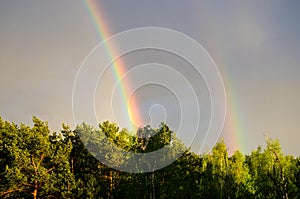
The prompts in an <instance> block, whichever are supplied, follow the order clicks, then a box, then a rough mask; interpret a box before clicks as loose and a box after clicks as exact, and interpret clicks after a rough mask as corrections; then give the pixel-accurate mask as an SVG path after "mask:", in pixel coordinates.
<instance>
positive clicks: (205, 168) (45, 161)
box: [0, 117, 300, 199]
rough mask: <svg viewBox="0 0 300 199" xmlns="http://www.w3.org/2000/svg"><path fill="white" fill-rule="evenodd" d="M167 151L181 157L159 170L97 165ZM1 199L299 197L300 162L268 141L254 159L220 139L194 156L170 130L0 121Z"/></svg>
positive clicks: (254, 155) (162, 125)
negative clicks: (52, 127)
mask: <svg viewBox="0 0 300 199" xmlns="http://www.w3.org/2000/svg"><path fill="white" fill-rule="evenodd" d="M87 134H89V135H92V136H86V135H87ZM105 139H107V140H108V141H109V143H111V144H108V145H107V144H103V142H102V141H103V140H105ZM82 141H84V143H85V144H83V142H82ZM86 143H87V144H86ZM104 143H106V142H104ZM163 147H170V151H168V153H166V156H170V157H171V156H172V155H173V154H174V152H176V150H177V151H182V152H183V153H182V154H181V156H180V157H178V158H177V159H176V160H175V161H173V162H172V163H171V164H169V165H168V166H166V167H163V168H161V169H159V170H156V169H154V168H153V170H147V172H143V171H142V170H141V172H140V173H130V172H124V171H120V170H118V169H115V167H109V166H107V165H106V164H103V162H101V161H99V159H101V158H105V159H106V160H109V161H111V162H112V163H113V164H114V165H116V166H118V165H124V164H125V165H126V164H130V163H132V162H131V159H130V158H132V157H131V156H128V155H125V156H124V153H121V152H120V151H123V152H124V151H125V152H131V153H133V154H134V153H141V154H143V153H145V154H146V153H151V152H154V151H157V150H159V149H162V148H163ZM116 149H121V150H116ZM108 151H109V153H106V152H108ZM100 156H103V157H100ZM166 156H161V157H160V158H158V159H156V160H152V161H154V162H155V161H156V162H159V161H163V159H165V158H167V157H166ZM145 164H149V162H145ZM127 166H131V165H127ZM133 166H134V165H133ZM0 198H34V199H37V198H300V158H299V157H293V156H286V155H284V154H283V152H282V149H281V146H280V144H279V141H278V140H272V139H269V138H267V139H266V147H265V148H262V147H261V146H258V147H257V149H256V150H254V151H252V153H251V154H248V155H243V154H242V153H241V152H239V151H236V152H235V153H234V154H233V155H231V156H229V154H228V151H227V147H226V145H225V143H224V141H223V140H222V139H220V141H219V142H218V143H216V145H215V146H214V147H213V149H212V150H211V152H210V153H206V154H196V153H193V152H191V151H190V150H189V149H188V148H186V147H185V146H184V145H183V144H182V142H181V141H180V140H179V139H178V138H177V137H176V134H175V132H173V131H172V130H171V129H170V128H169V127H168V126H167V125H166V124H164V123H162V124H161V125H160V126H159V128H158V129H152V128H151V127H150V126H145V127H142V128H140V129H139V130H138V131H137V132H136V133H135V135H133V134H132V133H130V132H128V131H127V130H126V129H121V130H120V128H119V127H118V125H117V124H114V123H111V122H109V121H105V122H103V123H101V124H99V128H97V129H96V128H93V127H92V126H90V125H88V124H85V123H83V124H81V125H78V126H77V127H76V128H75V129H73V130H72V129H71V128H70V127H68V126H67V125H64V124H63V125H62V130H61V131H60V132H51V131H50V129H49V127H48V124H47V122H43V121H41V120H40V119H38V118H36V117H33V126H32V127H30V126H27V125H24V124H20V125H16V124H14V123H12V122H9V121H4V120H3V119H1V118H0Z"/></svg>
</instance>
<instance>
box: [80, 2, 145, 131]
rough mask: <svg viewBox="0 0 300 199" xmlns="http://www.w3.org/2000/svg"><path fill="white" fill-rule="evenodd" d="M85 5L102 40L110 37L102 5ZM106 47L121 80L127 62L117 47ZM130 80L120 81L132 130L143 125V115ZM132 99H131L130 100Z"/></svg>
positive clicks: (115, 77) (91, 3)
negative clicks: (133, 93)
mask: <svg viewBox="0 0 300 199" xmlns="http://www.w3.org/2000/svg"><path fill="white" fill-rule="evenodd" d="M84 3H85V7H86V8H87V10H88V13H89V15H90V18H91V19H92V21H93V24H94V27H95V29H96V31H97V34H98V36H99V37H100V40H102V41H105V40H106V39H107V38H109V37H110V36H112V35H111V33H110V31H109V27H108V25H107V23H106V21H105V17H104V14H103V13H104V12H103V11H102V10H101V6H100V5H98V4H97V2H96V1H93V0H85V1H84ZM104 45H105V47H106V49H107V50H106V52H107V56H109V58H110V59H111V60H114V61H113V62H112V65H111V66H112V70H113V74H114V79H115V82H116V83H117V82H119V81H120V80H121V79H122V76H123V75H125V73H126V68H125V63H124V62H123V60H122V59H121V58H118V59H116V58H117V55H118V54H117V53H116V47H115V46H112V45H107V43H104ZM130 90H131V89H130V82H129V81H121V82H120V92H121V95H122V98H123V100H122V102H123V107H126V108H124V111H125V112H126V114H127V115H128V121H130V124H128V125H130V127H131V130H136V129H137V127H140V126H142V124H143V123H142V119H141V118H142V117H140V113H139V108H138V106H137V100H136V99H135V98H134V96H133V95H132V96H130V95H129V93H130ZM129 99H130V100H129Z"/></svg>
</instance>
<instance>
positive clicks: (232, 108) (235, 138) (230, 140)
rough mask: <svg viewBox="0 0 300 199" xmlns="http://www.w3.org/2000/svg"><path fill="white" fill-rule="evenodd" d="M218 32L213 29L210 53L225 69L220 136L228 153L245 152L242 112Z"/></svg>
mask: <svg viewBox="0 0 300 199" xmlns="http://www.w3.org/2000/svg"><path fill="white" fill-rule="evenodd" d="M218 34H219V33H217V31H215V33H214V35H210V36H213V38H214V39H213V41H214V43H213V50H212V55H213V58H214V61H215V62H216V63H217V65H220V66H221V65H222V68H225V70H223V71H222V77H223V81H224V84H225V88H226V95H227V98H228V100H227V113H226V121H225V124H224V129H223V133H222V136H223V137H224V140H225V143H226V145H227V147H228V151H229V153H230V154H233V153H234V152H235V151H237V150H239V151H241V152H242V153H246V152H247V149H246V147H245V146H246V143H245V141H244V139H243V136H242V133H243V129H242V126H243V125H242V124H243V122H242V119H241V118H242V114H241V113H240V111H239V107H238V102H237V99H238V97H237V96H236V94H235V86H234V83H233V82H232V79H233V78H232V77H230V74H228V73H226V71H227V70H226V67H228V66H229V61H228V60H227V58H226V56H224V54H222V53H221V50H222V49H221V47H222V41H221V40H219V38H220V36H218Z"/></svg>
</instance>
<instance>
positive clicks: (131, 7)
mask: <svg viewBox="0 0 300 199" xmlns="http://www.w3.org/2000/svg"><path fill="white" fill-rule="evenodd" d="M95 5H96V6H95V7H94V8H95V10H96V11H97V12H98V13H101V16H102V17H103V19H102V20H103V21H105V24H106V27H107V28H109V32H110V35H113V34H116V33H119V32H122V31H126V30H129V29H132V28H140V27H163V28H169V29H173V30H176V31H179V32H182V33H184V34H186V35H188V36H189V37H191V38H193V39H194V40H196V41H197V42H198V43H200V44H201V45H202V46H203V47H204V48H205V49H206V50H207V52H208V53H209V54H210V56H211V57H212V59H213V60H214V62H215V63H216V65H217V66H218V69H219V71H220V73H221V76H222V78H223V81H224V85H225V90H226V96H227V115H226V118H225V125H224V128H223V130H222V134H221V136H222V137H224V139H225V142H226V143H227V145H228V148H229V150H230V151H233V150H237V149H239V150H241V151H242V152H243V153H249V152H251V150H253V149H255V147H256V146H257V145H264V143H265V135H266V136H268V137H271V138H278V139H279V140H280V143H281V145H282V147H283V151H284V152H285V153H286V154H294V155H300V150H299V143H298V142H299V138H300V126H299V124H300V116H299V113H300V105H299V99H300V89H299V85H300V78H299V75H300V66H299V63H300V56H299V52H300V38H299V35H300V23H299V18H300V13H299V9H300V2H297V1H290V2H287V1H263V2H261V1H247V2H246V1H243V2H238V1H227V2H226V3H224V2H222V1H201V2H200V1H171V0H167V1H131V2H128V1H97V3H96V4H95ZM0 27H1V31H0V52H1V53H0V67H1V73H0V89H1V95H0V115H1V117H2V118H3V119H5V120H9V121H14V122H16V123H20V122H23V123H26V124H31V117H32V115H36V116H38V117H40V118H41V119H43V120H46V121H48V122H49V126H50V127H51V129H53V130H58V129H59V128H60V125H61V123H62V122H64V123H66V124H69V125H70V126H72V127H74V126H75V122H74V121H73V114H72V89H73V85H74V82H75V77H76V73H77V71H78V69H79V67H80V66H81V64H82V62H83V60H84V58H85V57H86V56H87V55H88V54H89V53H90V51H91V50H92V49H93V48H94V47H95V46H96V45H97V44H98V43H99V42H101V41H103V39H104V38H103V36H101V35H99V33H98V30H97V26H96V25H95V23H94V21H93V19H92V16H91V13H90V10H89V9H88V8H87V3H86V2H84V1H71V0H68V1H58V0H54V1H37V0H27V1H16V0H11V1H0ZM110 35H107V36H110ZM139 53H140V54H139ZM143 55H144V56H143ZM146 55H147V56H146ZM130 56H132V57H135V58H132V57H130ZM141 57H144V59H141ZM149 57H150V58H151V57H152V58H153V57H154V58H155V61H156V62H159V61H161V62H163V63H164V64H169V65H172V66H173V67H174V68H177V70H179V71H180V70H182V73H183V74H184V75H185V77H186V78H187V79H191V82H193V77H192V74H191V76H189V74H188V73H184V72H183V71H186V70H185V69H186V68H185V67H188V66H185V65H184V64H182V65H181V66H176V63H177V64H178V63H180V60H178V61H174V60H176V58H174V57H172V56H171V55H168V54H166V53H162V52H161V53H159V52H157V51H155V52H150V51H144V52H137V53H136V54H135V55H134V54H133V55H128V56H127V58H126V59H127V61H126V63H127V64H128V65H129V66H128V70H129V69H130V66H131V65H136V64H137V63H139V64H141V63H148V62H151V59H149ZM168 57H169V59H170V60H171V61H166V59H167V60H168ZM181 61H182V60H181ZM199 81H200V82H201V80H199ZM100 83H101V82H100ZM102 84H105V82H102ZM195 84H196V83H195ZM195 84H194V87H196V90H197V86H195ZM200 84H201V83H199V85H200ZM196 85H197V84H196ZM199 87H201V86H199ZM198 89H199V88H198ZM200 90H201V89H200ZM146 91H147V92H144V93H147V94H143V92H141V93H138V92H137V94H136V95H137V97H138V98H139V99H141V100H142V102H143V104H144V105H145V104H146V105H145V106H144V108H145V107H148V108H149V107H151V106H150V105H149V103H150V102H149V99H158V100H156V102H155V103H156V104H157V102H159V103H158V104H161V105H165V106H166V109H167V110H169V111H171V110H173V112H172V114H171V113H168V114H169V115H168V119H167V121H168V122H169V123H172V124H173V125H175V124H176V123H177V122H178V118H177V117H175V116H174V117H172V115H176V114H177V113H178V111H179V112H180V110H177V109H176V108H174V107H178V106H175V105H176V103H178V101H176V100H175V98H174V96H173V97H172V94H170V93H171V92H169V91H170V89H169V90H168V89H166V90H163V89H161V88H158V87H155V86H152V87H149V88H148V90H147V89H146ZM98 92H100V91H98ZM139 95H140V96H139ZM162 96H169V97H170V98H169V99H168V100H169V103H166V102H165V101H164V100H165V99H164V97H162ZM147 100H148V101H147ZM99 101H101V100H99ZM147 103H148V105H147ZM201 103H202V102H200V105H201ZM203 103H204V104H205V102H203ZM150 104H151V103H150ZM172 104H173V106H172ZM174 104H175V105H174ZM152 105H153V104H152ZM102 106H103V107H102ZM102 106H101V103H100V104H98V105H96V107H97V108H99V109H100V110H98V111H100V112H103V113H105V111H106V110H104V109H105V105H103V104H102ZM203 106H204V105H203ZM140 107H141V110H142V109H143V106H142V105H141V106H140ZM152 108H153V109H154V110H156V109H157V111H156V112H155V111H154V112H153V116H157V117H158V116H159V115H161V114H165V113H164V111H162V110H163V109H161V107H160V106H158V105H157V106H153V107H152ZM102 109H103V110H102ZM202 109H203V107H202ZM170 115H171V116H170ZM164 117H165V116H164ZM192 119H193V118H184V119H183V121H185V122H188V121H192ZM87 121H89V118H87ZM175 126H176V125H175ZM208 136H209V135H208ZM200 142H201V141H199V142H198V143H196V145H195V146H194V148H193V149H194V151H198V150H199V149H197V145H198V146H199V145H200V144H201V143H200ZM198 148H199V147H198Z"/></svg>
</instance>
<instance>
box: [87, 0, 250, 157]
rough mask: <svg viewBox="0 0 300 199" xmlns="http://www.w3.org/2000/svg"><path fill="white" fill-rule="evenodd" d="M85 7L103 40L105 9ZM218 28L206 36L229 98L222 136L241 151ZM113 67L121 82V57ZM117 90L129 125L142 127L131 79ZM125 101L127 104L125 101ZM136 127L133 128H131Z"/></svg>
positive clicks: (232, 148) (107, 34) (107, 33)
mask: <svg viewBox="0 0 300 199" xmlns="http://www.w3.org/2000/svg"><path fill="white" fill-rule="evenodd" d="M84 4H85V7H86V8H87V10H88V13H89V15H90V18H91V19H92V21H93V24H94V26H95V29H96V30H97V34H98V36H99V37H100V40H102V41H104V40H105V39H107V38H108V37H110V36H111V33H110V31H109V27H108V25H107V24H106V21H105V17H104V12H103V10H101V6H100V5H99V4H97V2H96V1H93V0H85V1H84ZM196 17H199V16H196ZM217 32H218V31H215V32H214V33H213V34H212V35H211V32H210V33H209V35H206V36H208V37H213V38H214V39H213V40H212V41H215V43H213V46H214V49H213V50H212V55H213V58H214V60H215V62H216V63H217V64H220V65H221V64H222V65H223V67H224V68H225V71H222V73H223V78H224V83H225V87H226V93H227V97H228V100H227V102H228V104H227V116H226V121H225V126H224V130H223V133H222V135H223V136H224V139H225V142H226V144H227V146H228V150H229V153H231V154H232V153H233V152H234V151H235V150H241V151H242V152H243V153H244V152H245V151H246V148H245V143H244V141H243V138H242V125H241V124H242V121H241V119H239V118H241V117H242V115H241V114H240V113H239V112H238V105H237V102H236V100H234V99H237V98H236V96H235V92H234V90H235V89H234V88H235V87H234V85H233V83H232V81H231V78H230V75H229V74H225V73H226V66H227V63H228V62H227V60H226V57H225V56H223V54H222V53H220V47H222V41H221V40H220V39H218V38H219V36H218V34H219V33H217ZM106 49H107V54H108V56H109V57H110V58H111V60H113V58H115V57H116V55H117V53H116V48H115V46H112V45H110V46H108V45H106ZM112 69H113V73H114V78H115V81H116V82H118V81H120V79H121V77H122V76H123V75H124V74H125V73H126V69H125V63H124V62H123V61H122V60H121V59H117V60H115V61H114V62H113V64H112ZM120 90H121V91H120V92H121V93H122V96H123V98H124V100H123V103H124V104H123V106H124V107H127V110H125V111H127V114H128V117H129V119H130V121H131V123H132V124H130V125H131V126H132V127H133V126H134V125H133V124H135V126H141V125H142V124H143V123H142V117H140V113H139V111H138V110H139V109H138V104H137V101H136V100H135V99H130V101H129V100H128V99H129V97H130V96H129V95H128V93H129V91H130V82H128V81H126V82H125V81H122V82H121V84H120ZM126 102H127V103H126ZM132 129H136V128H134V127H133V128H132Z"/></svg>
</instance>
